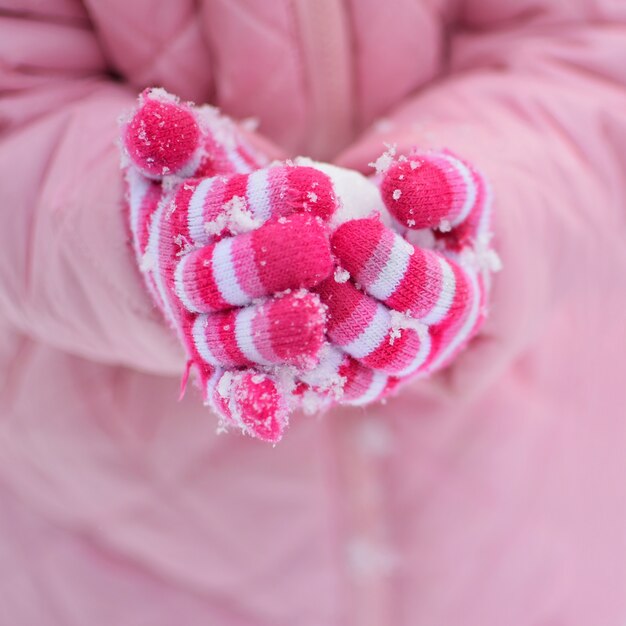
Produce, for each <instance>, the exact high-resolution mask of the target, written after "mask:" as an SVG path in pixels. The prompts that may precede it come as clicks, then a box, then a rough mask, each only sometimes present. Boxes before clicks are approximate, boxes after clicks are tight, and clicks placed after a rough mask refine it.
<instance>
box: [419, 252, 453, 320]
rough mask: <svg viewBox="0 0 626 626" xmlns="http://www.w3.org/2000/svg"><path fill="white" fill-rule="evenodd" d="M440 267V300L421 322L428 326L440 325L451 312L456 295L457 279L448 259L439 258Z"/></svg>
mask: <svg viewBox="0 0 626 626" xmlns="http://www.w3.org/2000/svg"><path fill="white" fill-rule="evenodd" d="M437 260H438V261H439V265H440V267H441V291H440V292H439V298H438V299H437V303H436V304H435V306H434V307H433V308H432V309H431V310H430V311H429V312H428V313H427V314H426V315H425V316H424V317H422V318H421V320H420V321H421V322H423V323H424V324H426V325H427V326H431V325H432V324H438V323H439V322H440V321H441V320H442V319H443V318H444V317H445V316H446V315H447V314H448V311H449V310H450V306H451V305H452V302H453V301H454V293H455V290H456V278H455V277H454V272H453V271H452V267H450V264H449V263H448V261H447V260H446V259H444V258H443V257H441V256H438V257H437Z"/></svg>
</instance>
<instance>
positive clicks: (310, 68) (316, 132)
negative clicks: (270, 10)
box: [291, 0, 354, 159]
mask: <svg viewBox="0 0 626 626" xmlns="http://www.w3.org/2000/svg"><path fill="white" fill-rule="evenodd" d="M291 1H292V6H293V9H294V14H295V19H296V25H297V28H298V35H299V39H300V42H301V51H302V60H303V64H304V70H305V75H306V77H307V79H308V89H309V97H310V105H309V106H310V109H309V110H310V117H309V128H310V129H312V130H311V132H312V135H311V136H310V137H309V142H308V145H309V147H310V153H311V155H312V156H314V157H315V158H318V159H330V158H331V157H332V156H333V155H334V153H336V152H338V150H339V149H340V148H343V147H345V146H347V145H348V143H349V142H350V140H351V139H352V116H353V110H354V109H353V105H354V103H353V90H352V80H353V75H354V74H353V71H352V67H351V62H352V59H351V50H350V32H349V28H350V26H349V23H348V15H347V14H346V9H345V7H344V3H343V0H291Z"/></svg>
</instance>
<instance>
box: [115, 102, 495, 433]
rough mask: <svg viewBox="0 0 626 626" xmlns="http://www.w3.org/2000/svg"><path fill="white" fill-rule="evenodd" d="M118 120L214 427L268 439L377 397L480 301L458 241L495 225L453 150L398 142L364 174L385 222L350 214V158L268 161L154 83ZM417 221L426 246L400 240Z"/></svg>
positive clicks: (213, 114) (476, 316) (153, 272)
mask: <svg viewBox="0 0 626 626" xmlns="http://www.w3.org/2000/svg"><path fill="white" fill-rule="evenodd" d="M122 136H123V142H124V149H125V155H126V160H127V165H126V168H125V172H126V183H127V190H128V205H129V223H130V228H131V232H132V240H133V245H134V249H135V254H136V258H137V262H138V264H139V267H140V268H141V270H142V272H143V274H144V276H145V280H146V284H147V286H148V288H149V290H150V292H151V294H152V295H153V297H154V300H155V302H156V303H157V305H158V306H159V307H160V308H161V310H162V311H163V313H164V314H165V316H166V318H167V319H168V321H169V322H170V324H171V326H172V327H173V328H174V329H175V330H176V331H177V333H178V335H179V337H180V340H181V342H182V344H183V345H184V346H185V349H186V351H187V354H188V358H189V362H190V365H191V366H192V368H193V370H194V371H195V372H196V373H197V374H198V376H199V379H200V384H201V387H202V389H203V392H204V399H205V402H206V403H207V404H209V405H210V406H211V407H212V408H213V409H214V410H215V411H216V412H217V413H218V415H219V416H220V420H221V424H222V425H223V426H225V427H228V426H233V425H234V426H237V427H238V428H240V429H241V430H242V431H243V432H245V433H247V434H249V435H252V436H254V437H257V438H260V439H263V440H266V441H272V442H276V441H278V440H279V439H280V438H281V436H282V433H283V431H284V429H285V428H286V426H287V423H288V420H289V415H290V413H291V412H292V411H293V410H295V409H296V408H299V407H300V408H303V409H304V410H311V409H312V408H326V407H328V406H331V405H332V404H333V403H336V402H339V403H343V404H353V405H365V404H368V403H370V402H373V401H375V400H378V399H381V398H383V397H385V396H387V395H389V394H390V393H391V392H392V391H393V390H394V389H397V388H398V387H399V386H401V385H402V384H404V383H405V382H406V381H407V380H410V379H411V378H412V377H414V376H416V375H418V374H420V375H421V374H425V373H428V372H432V371H434V370H436V369H437V368H439V367H442V366H443V365H445V364H446V363H447V362H449V360H450V359H451V358H452V357H453V356H454V355H455V354H456V353H457V352H458V350H460V349H461V348H462V347H463V346H464V345H466V343H467V341H468V340H469V339H470V338H471V337H472V336H473V335H474V334H475V333H476V330H477V328H478V327H479V325H480V323H481V321H482V319H483V318H484V315H485V306H486V291H487V280H486V272H485V271H483V270H480V269H477V268H475V267H472V266H471V264H468V263H466V256H465V253H466V252H467V251H468V250H470V251H473V250H474V248H475V247H476V246H475V244H476V242H477V240H479V239H480V238H481V237H482V236H483V235H485V234H487V235H488V234H489V218H490V212H489V198H490V196H489V190H488V188H487V186H486V185H485V184H484V181H483V180H482V178H481V177H480V176H479V175H478V174H477V173H476V172H475V171H474V170H473V169H472V168H471V167H469V165H467V164H465V163H464V162H462V161H461V160H460V159H458V158H457V157H455V156H454V155H451V154H449V153H437V154H434V153H424V154H417V153H416V154H413V155H410V156H408V157H403V156H401V157H399V158H398V159H397V160H396V161H394V162H392V163H391V166H390V167H389V168H388V170H387V172H385V174H384V176H383V178H382V181H381V184H380V189H377V188H376V187H374V184H373V182H372V183H371V185H372V187H371V191H372V194H369V193H368V194H366V195H368V198H369V200H368V202H370V201H371V198H372V197H374V199H376V198H380V211H379V213H382V212H383V211H384V210H385V209H384V205H386V207H387V209H388V210H389V211H390V212H391V213H392V215H393V216H394V218H395V227H397V231H398V232H394V231H393V230H391V229H389V228H387V227H386V226H385V225H384V223H383V221H382V220H381V219H380V218H379V217H378V216H377V215H376V214H374V215H373V216H372V215H370V217H367V218H360V219H357V218H356V216H357V215H361V216H362V215H363V214H364V213H363V211H361V212H360V213H359V210H358V208H357V207H354V210H353V209H352V208H351V203H352V204H355V203H357V202H358V200H357V198H358V197H361V196H359V195H358V194H354V197H352V196H350V195H349V193H348V190H349V189H351V186H352V181H353V180H354V176H357V174H356V173H353V172H350V173H349V174H350V176H352V178H350V176H346V177H345V179H344V178H341V171H340V168H329V167H327V166H324V165H320V166H319V168H318V167H316V164H315V163H314V162H311V161H307V162H306V163H304V162H302V164H300V165H293V164H292V163H289V162H286V163H283V164H273V165H272V166H269V167H263V166H264V164H265V158H264V157H263V156H262V155H257V154H256V153H255V152H254V151H253V150H252V149H251V148H249V147H248V146H247V144H246V142H245V140H244V139H243V138H242V135H241V134H240V133H239V132H238V131H237V128H236V126H235V125H234V124H233V123H232V122H231V121H230V120H227V119H226V118H223V117H221V116H220V115H219V113H217V111H216V110H214V109H211V108H206V107H202V108H196V107H193V106H190V105H187V104H183V103H180V102H178V100H176V99H175V98H173V97H172V96H169V94H166V93H165V92H162V91H161V90H152V91H150V90H149V91H146V92H144V94H142V96H141V97H140V102H139V107H138V109H137V110H136V112H135V114H134V116H133V117H132V118H131V119H130V120H129V121H128V122H126V123H125V124H124V125H123V128H122ZM344 172H346V174H348V171H347V170H344ZM337 176H339V178H337ZM360 184H365V186H366V187H367V186H368V185H370V183H369V181H366V180H365V179H363V183H360ZM338 190H342V192H341V193H339V191H338ZM369 190H370V188H369V187H368V192H369ZM339 214H341V216H342V218H341V220H338V219H337V215H339ZM365 214H368V215H369V214H371V211H369V210H368V211H366V212H365ZM341 222H343V223H341ZM421 229H429V231H431V230H432V232H433V236H432V237H431V238H432V241H433V245H432V246H431V248H430V249H423V248H420V247H418V246H416V245H413V243H411V242H410V241H411V238H410V236H409V235H410V234H411V233H413V232H419V231H420V230H421Z"/></svg>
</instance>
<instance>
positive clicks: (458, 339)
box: [429, 269, 480, 370]
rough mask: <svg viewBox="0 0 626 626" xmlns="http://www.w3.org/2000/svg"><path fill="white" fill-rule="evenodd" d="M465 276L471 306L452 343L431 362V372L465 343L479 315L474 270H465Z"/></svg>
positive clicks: (478, 296) (476, 280)
mask: <svg viewBox="0 0 626 626" xmlns="http://www.w3.org/2000/svg"><path fill="white" fill-rule="evenodd" d="M466 274H467V278H468V280H469V281H470V284H471V287H470V289H469V292H470V293H471V298H472V306H471V308H470V310H469V312H468V314H467V317H466V318H465V322H464V323H463V326H462V327H461V328H460V329H459V330H458V331H457V332H455V333H454V337H453V339H452V341H451V342H450V343H449V344H448V345H447V346H446V347H445V348H444V349H443V350H442V351H441V352H440V353H439V355H438V356H437V357H436V358H435V359H434V360H433V362H432V364H431V365H430V368H429V369H431V370H434V369H437V367H439V365H440V364H441V363H445V361H446V360H447V359H448V357H449V356H450V355H451V354H453V353H454V351H455V350H456V349H457V348H458V347H459V346H460V345H461V344H462V343H463V342H465V341H467V339H468V338H469V335H470V333H471V332H472V328H474V326H475V325H476V322H477V320H478V316H479V315H480V287H479V285H478V278H477V277H476V274H475V272H474V270H471V269H466Z"/></svg>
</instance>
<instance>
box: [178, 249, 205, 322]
mask: <svg viewBox="0 0 626 626" xmlns="http://www.w3.org/2000/svg"><path fill="white" fill-rule="evenodd" d="M188 261H189V256H188V255H187V256H184V257H183V258H182V259H181V260H180V261H179V262H178V265H177V266H176V269H175V270H174V285H175V287H176V295H177V296H178V297H179V298H180V301H181V302H182V303H183V304H184V305H185V308H186V309H187V310H188V311H191V312H192V313H200V312H201V311H200V309H198V307H197V306H196V305H195V304H194V303H193V302H192V301H191V298H190V297H189V295H188V294H187V290H186V289H185V281H184V280H183V277H184V275H185V266H186V265H187V262H188Z"/></svg>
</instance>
